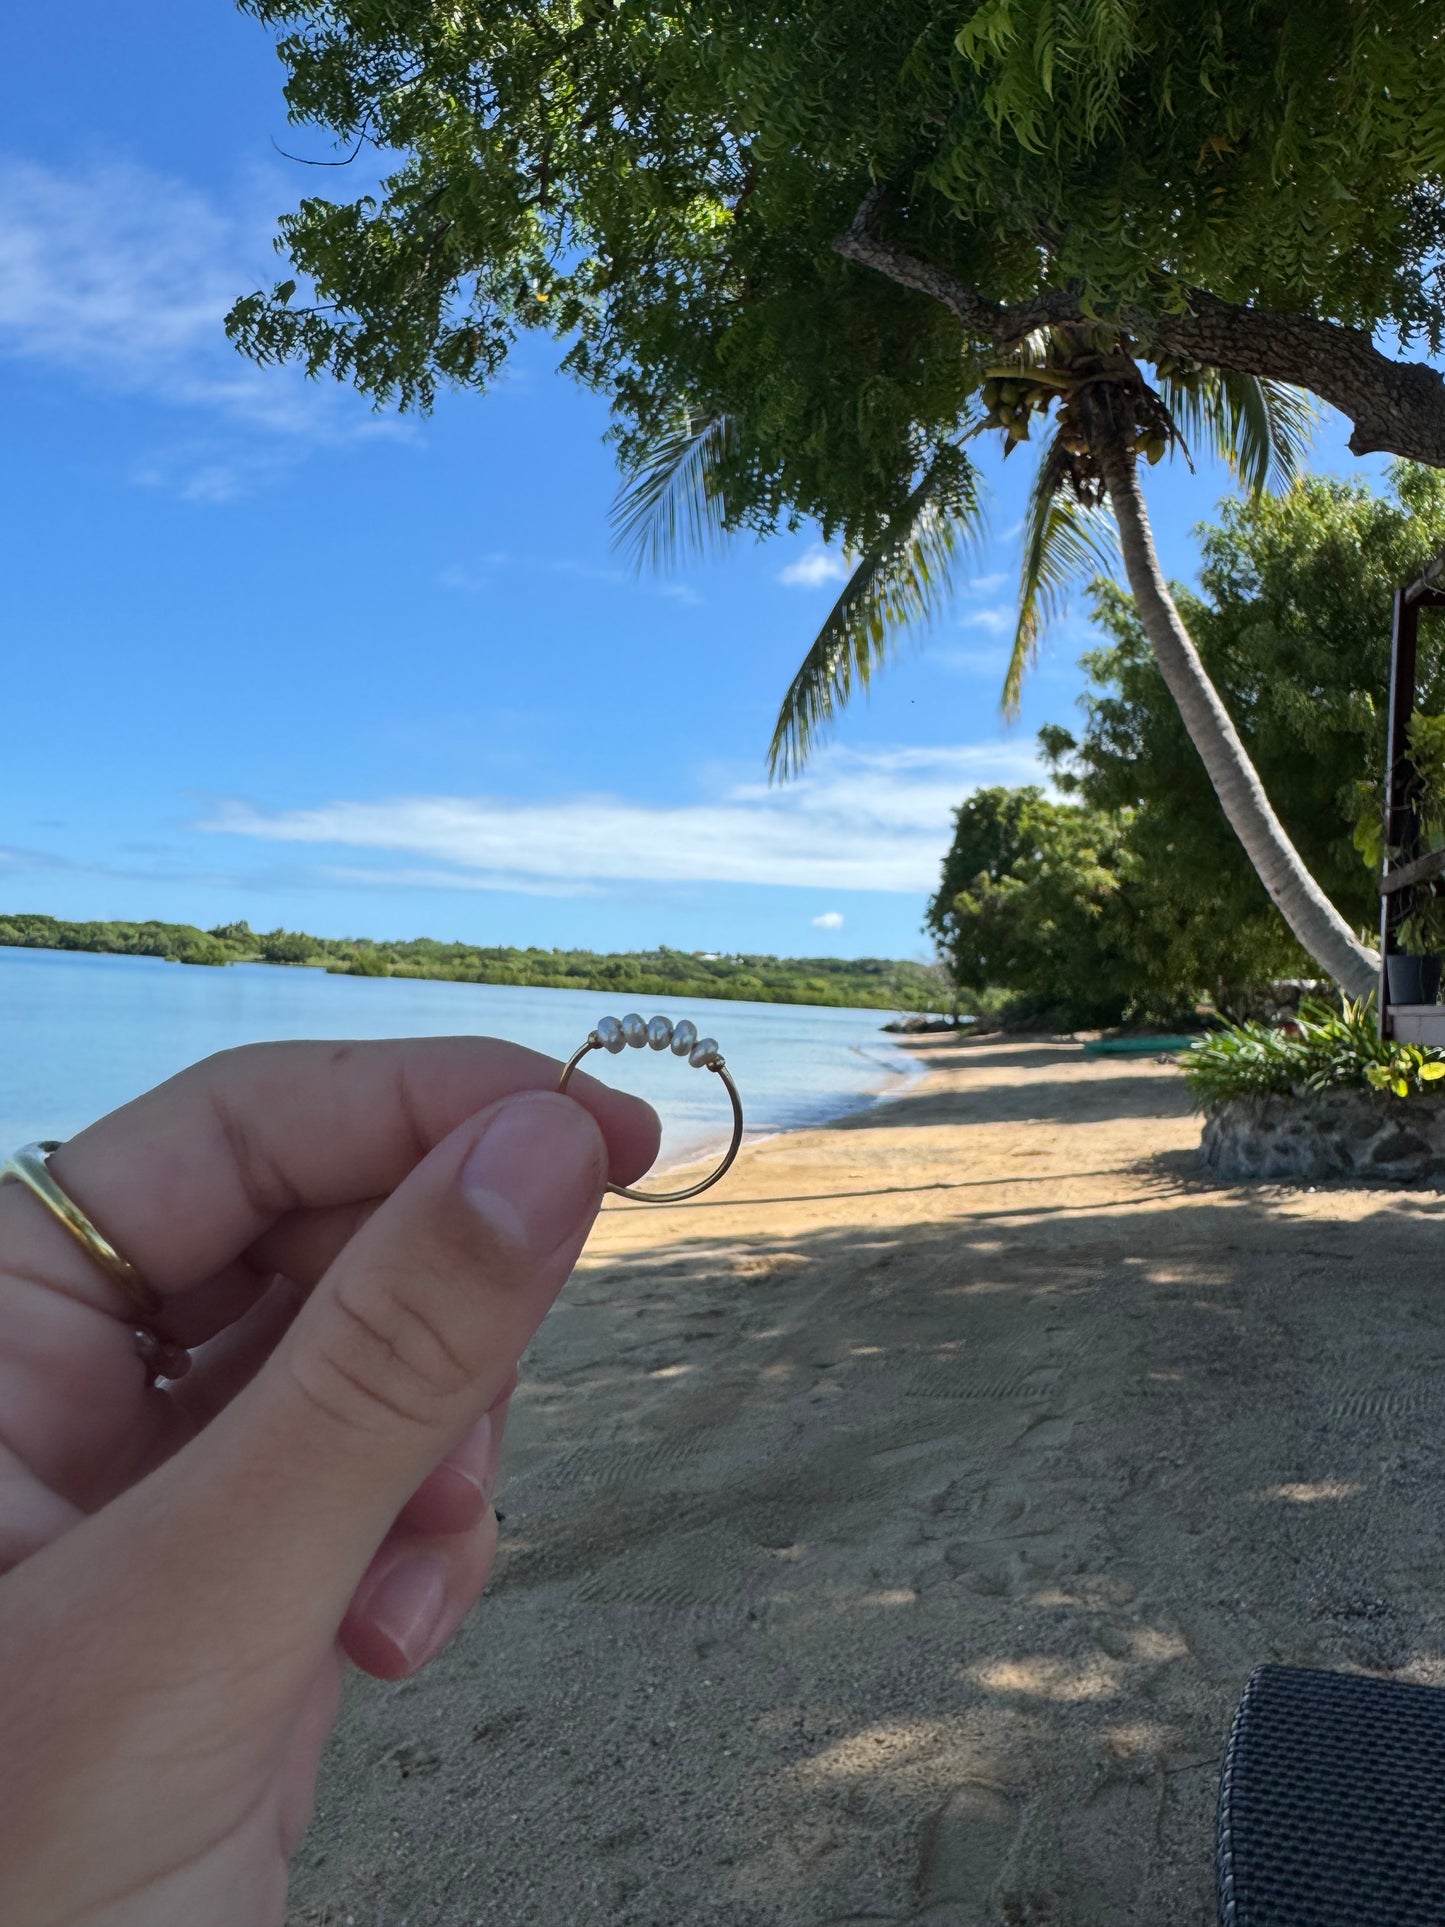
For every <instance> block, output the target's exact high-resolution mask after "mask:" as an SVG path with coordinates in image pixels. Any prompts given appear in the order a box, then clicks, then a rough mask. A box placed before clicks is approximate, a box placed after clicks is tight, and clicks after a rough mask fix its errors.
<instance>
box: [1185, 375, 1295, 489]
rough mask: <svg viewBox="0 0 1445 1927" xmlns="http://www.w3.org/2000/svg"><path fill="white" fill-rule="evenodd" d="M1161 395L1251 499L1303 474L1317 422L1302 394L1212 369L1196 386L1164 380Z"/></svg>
mask: <svg viewBox="0 0 1445 1927" xmlns="http://www.w3.org/2000/svg"><path fill="white" fill-rule="evenodd" d="M1159 392H1160V394H1161V396H1162V397H1163V399H1164V403H1165V406H1166V407H1167V408H1168V410H1169V412H1170V414H1171V415H1172V416H1173V417H1174V419H1175V421H1176V422H1177V423H1178V424H1179V426H1180V428H1181V429H1182V430H1183V431H1184V433H1185V434H1186V436H1188V435H1191V434H1192V435H1193V436H1194V438H1195V439H1196V440H1197V441H1200V442H1205V441H1208V442H1210V443H1212V444H1213V446H1214V448H1215V449H1216V450H1217V451H1218V452H1219V454H1220V455H1221V456H1222V457H1223V458H1224V460H1225V461H1226V462H1228V464H1229V466H1230V468H1231V469H1232V470H1233V471H1234V473H1235V475H1237V476H1238V478H1239V480H1240V481H1241V482H1242V483H1243V484H1244V486H1245V487H1246V488H1247V489H1248V490H1249V491H1250V492H1251V494H1254V495H1262V494H1263V493H1264V492H1265V490H1266V489H1268V488H1287V487H1288V486H1289V484H1290V483H1291V482H1292V481H1293V480H1294V478H1295V476H1296V474H1297V473H1298V472H1299V469H1300V466H1301V464H1302V462H1303V460H1304V457H1305V453H1306V451H1307V449H1308V447H1309V444H1310V439H1311V436H1312V434H1313V431H1314V425H1315V421H1316V419H1317V412H1316V409H1315V407H1314V404H1313V403H1312V402H1311V401H1310V399H1309V397H1308V396H1307V395H1306V394H1304V392H1303V391H1302V390H1301V389H1298V388H1292V387H1291V386H1290V385H1289V383H1288V382H1283V381H1263V380H1261V379H1260V378H1259V377H1258V376H1256V375H1240V374H1235V373H1233V372H1232V371H1230V370H1226V369H1208V370H1206V371H1205V372H1204V374H1203V378H1202V379H1201V380H1199V381H1197V382H1195V383H1189V382H1184V381H1180V380H1179V379H1177V378H1176V377H1175V376H1172V375H1162V376H1160V377H1159Z"/></svg>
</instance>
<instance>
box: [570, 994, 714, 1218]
mask: <svg viewBox="0 0 1445 1927" xmlns="http://www.w3.org/2000/svg"><path fill="white" fill-rule="evenodd" d="M629 1044H631V1045H632V1047H633V1049H634V1050H640V1049H641V1048H642V1047H643V1046H644V1045H650V1046H651V1047H652V1049H653V1050H670V1051H671V1052H672V1054H673V1056H674V1057H685V1058H686V1059H687V1061H688V1063H689V1064H690V1065H691V1066H692V1068H693V1069H694V1070H709V1071H712V1072H714V1073H715V1074H716V1075H717V1076H718V1077H720V1078H721V1079H722V1081H723V1084H724V1086H725V1087H726V1089H727V1094H728V1096H729V1098H731V1100H732V1107H733V1139H732V1143H731V1144H729V1146H728V1148H727V1152H726V1154H725V1155H724V1157H723V1161H722V1163H721V1164H719V1165H718V1167H717V1169H716V1170H715V1171H711V1172H709V1173H708V1175H707V1177H705V1178H704V1179H703V1180H702V1182H701V1184H690V1185H689V1186H688V1187H687V1189H686V1190H685V1191H634V1190H632V1189H631V1187H630V1186H628V1185H625V1184H609V1185H608V1187H607V1189H608V1190H609V1191H612V1192H615V1193H616V1195H617V1196H618V1197H619V1198H631V1199H632V1200H633V1201H634V1202H635V1203H637V1204H680V1203H681V1202H682V1200H683V1199H684V1198H695V1197H696V1196H697V1194H698V1192H699V1191H706V1190H708V1189H709V1188H710V1187H711V1186H712V1185H714V1184H716V1183H717V1181H718V1179H719V1178H720V1177H722V1175H723V1174H724V1172H726V1171H727V1169H728V1168H729V1166H730V1165H731V1164H732V1161H733V1159H734V1158H735V1157H736V1156H737V1154H738V1148H739V1146H740V1145H741V1144H742V1141H743V1101H742V1099H741V1097H739V1096H738V1087H737V1085H736V1084H734V1082H733V1080H732V1077H731V1074H730V1073H729V1071H728V1067H727V1064H726V1062H725V1060H724V1058H723V1055H722V1052H721V1051H720V1050H719V1049H718V1047H717V1039H716V1038H714V1037H699V1036H698V1034H697V1025H696V1024H694V1023H693V1022H692V1021H691V1020H690V1019H688V1018H686V1017H685V1018H684V1019H683V1020H682V1022H681V1023H680V1024H674V1023H673V1022H672V1021H671V1019H670V1018H667V1017H654V1018H653V1019H652V1022H651V1023H649V1022H648V1021H647V1019H646V1018H645V1017H639V1016H638V1014H637V1012H636V1011H629V1012H628V1014H627V1016H625V1017H604V1018H603V1019H602V1021H601V1023H599V1024H598V1026H597V1028H596V1030H594V1031H591V1032H589V1033H588V1037H587V1042H586V1043H585V1044H583V1045H582V1046H581V1047H580V1049H578V1050H575V1051H573V1053H572V1055H571V1056H570V1057H569V1058H568V1060H567V1067H566V1069H565V1070H564V1071H563V1072H562V1081H561V1083H560V1084H558V1086H557V1088H558V1090H559V1091H565V1090H566V1088H567V1085H568V1083H569V1082H570V1081H571V1077H572V1073H573V1071H575V1070H576V1068H577V1066H578V1065H579V1064H580V1063H581V1062H582V1059H583V1058H584V1057H585V1056H586V1055H587V1053H588V1051H593V1050H605V1051H611V1052H612V1053H613V1055H614V1056H615V1055H616V1053H617V1052H618V1051H620V1050H625V1049H626V1047H627V1046H628V1045H629Z"/></svg>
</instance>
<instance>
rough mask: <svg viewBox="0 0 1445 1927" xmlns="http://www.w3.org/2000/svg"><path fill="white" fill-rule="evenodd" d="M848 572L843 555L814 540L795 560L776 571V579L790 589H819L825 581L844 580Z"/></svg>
mask: <svg viewBox="0 0 1445 1927" xmlns="http://www.w3.org/2000/svg"><path fill="white" fill-rule="evenodd" d="M850 573H851V571H850V569H849V567H848V563H847V560H846V558H845V557H843V556H841V555H839V554H838V553H837V552H836V550H833V549H825V548H824V547H823V545H822V543H821V542H815V543H814V544H813V546H812V548H811V549H807V550H805V551H804V553H803V554H802V555H800V556H799V557H798V559H797V561H796V562H790V563H789V564H788V566H787V567H786V568H785V569H780V570H779V571H778V580H779V582H785V583H786V584H787V585H788V587H789V588H790V589H821V588H822V587H823V585H824V583H826V582H846V581H847V579H848V577H849V575H850Z"/></svg>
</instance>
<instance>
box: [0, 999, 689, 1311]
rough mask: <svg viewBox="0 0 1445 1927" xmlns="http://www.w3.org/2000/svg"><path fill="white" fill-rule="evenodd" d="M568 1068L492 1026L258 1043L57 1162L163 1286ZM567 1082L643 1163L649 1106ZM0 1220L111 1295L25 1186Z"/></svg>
mask: <svg viewBox="0 0 1445 1927" xmlns="http://www.w3.org/2000/svg"><path fill="white" fill-rule="evenodd" d="M560 1073H561V1065H560V1063H558V1062H557V1061H556V1060H555V1059H553V1058H550V1057H544V1056H543V1055H542V1054H541V1053H540V1052H539V1051H531V1050H525V1049H523V1048H522V1046H521V1045H519V1044H507V1043H503V1042H501V1041H500V1040H498V1039H496V1038H490V1037H422V1038H398V1039H390V1040H387V1041H384V1042H379V1043H372V1042H367V1043H339V1044H338V1043H287V1044H248V1045H245V1046H243V1047H242V1048H241V1049H239V1050H232V1051H223V1052H221V1053H220V1054H219V1055H218V1056H215V1057H208V1058H206V1059H205V1060H204V1061H203V1062H201V1063H199V1064H195V1065H192V1067H191V1068H190V1069H189V1070H185V1071H182V1072H181V1073H180V1075H179V1076H177V1077H173V1078H171V1079H170V1080H169V1081H168V1082H167V1083H165V1084H161V1085H158V1086H157V1087H156V1089H155V1090H153V1091H148V1092H147V1093H146V1094H145V1096H144V1097H139V1098H137V1099H135V1101H134V1102H133V1103H130V1104H127V1105H124V1106H123V1107H122V1108H121V1109H120V1110H118V1111H112V1112H111V1113H110V1115H109V1116H108V1117H104V1118H102V1119H101V1120H100V1121H99V1122H98V1123H96V1124H92V1125H90V1126H89V1127H88V1128H87V1129H86V1130H84V1131H82V1132H81V1133H80V1135H79V1136H78V1137H74V1138H72V1139H71V1140H70V1141H69V1142H68V1143H67V1144H65V1145H63V1146H62V1147H61V1149H60V1150H58V1151H56V1152H55V1153H54V1154H53V1155H52V1157H51V1161H50V1162H51V1169H52V1170H53V1172H54V1174H55V1178H56V1182H57V1183H58V1184H60V1185H61V1186H62V1187H63V1188H64V1189H65V1190H66V1191H67V1192H68V1193H69V1194H70V1196H71V1197H72V1198H74V1200H75V1202H76V1203H77V1204H78V1205H79V1206H80V1208H81V1209H82V1210H83V1211H84V1212H85V1213H86V1214H87V1216H88V1217H90V1218H91V1219H92V1220H93V1222H94V1223H95V1224H96V1226H97V1227H98V1228H99V1229H100V1230H101V1231H103V1232H104V1234H105V1235H106V1237H107V1238H109V1239H110V1241H111V1243H112V1244H114V1245H115V1246H116V1248H117V1249H118V1250H119V1251H121V1252H123V1253H124V1254H125V1256H126V1257H127V1258H129V1259H130V1261H131V1263H132V1264H133V1265H135V1266H136V1267H137V1269H138V1270H139V1271H140V1273H141V1275H142V1276H143V1277H144V1278H145V1279H146V1280H147V1282H148V1283H150V1284H151V1285H152V1286H153V1287H154V1288H155V1290H156V1291H158V1292H160V1293H161V1294H163V1295H164V1294H166V1293H170V1292H176V1291H183V1290H185V1289H186V1287H187V1286H189V1285H193V1284H195V1283H196V1282H197V1281H198V1280H199V1279H202V1278H206V1277H209V1276H210V1275H211V1274H212V1273H214V1272H217V1271H220V1270H221V1269H222V1267H223V1266H225V1265H227V1264H229V1263H230V1262H231V1261H232V1260H233V1259H234V1258H236V1257H237V1256H239V1254H240V1253H241V1252H243V1251H245V1250H246V1248H247V1247H248V1246H249V1245H250V1244H252V1243H253V1242H254V1241H255V1240H256V1239H257V1238H258V1237H259V1236H260V1235H261V1233H262V1232H263V1231H265V1230H266V1229H267V1227H268V1226H270V1225H272V1224H274V1223H275V1222H276V1221H277V1220H278V1219H280V1218H282V1217H286V1216H288V1215H291V1214H293V1213H296V1212H298V1211H305V1210H308V1209H321V1210H327V1209H334V1208H335V1207H336V1206H338V1205H346V1204H351V1203H354V1202H356V1201H358V1200H360V1199H368V1198H378V1197H385V1196H386V1195H387V1194H388V1193H389V1192H391V1191H393V1190H395V1188H396V1186H397V1185H398V1184H400V1183H401V1181H402V1179H403V1178H404V1177H405V1176H406V1175H407V1173H408V1172H409V1171H410V1170H411V1169H412V1167H413V1166H414V1165H416V1164H419V1163H420V1162H421V1160H422V1159H423V1158H424V1157H425V1156H426V1155H427V1153H428V1152H429V1151H430V1150H431V1149H432V1147H433V1146H434V1145H436V1144H439V1143H440V1142H441V1140H442V1139H443V1138H444V1137H446V1136H447V1135H448V1134H449V1133H450V1132H451V1131H453V1130H454V1129H455V1128H456V1126H457V1125H458V1124H460V1123H461V1122H462V1121H463V1119H465V1118H468V1117H470V1116H472V1115H473V1113H474V1112H476V1111H480V1110H482V1109H484V1108H485V1107H486V1106H487V1105H489V1104H494V1103H495V1102H496V1101H497V1100H498V1099H499V1098H503V1097H508V1096H511V1095H512V1093H514V1092H516V1091H530V1090H555V1089H556V1086H557V1080H558V1077H559V1075H560ZM568 1094H569V1095H570V1096H573V1097H575V1098H576V1099H577V1100H578V1102H579V1103H581V1104H583V1105H585V1106H586V1108H587V1109H588V1110H589V1111H590V1112H591V1113H592V1115H593V1117H595V1118H596V1120H597V1123H598V1125H599V1126H600V1127H601V1130H602V1134H603V1137H604V1139H605V1141H606V1144H607V1149H608V1156H609V1161H610V1167H611V1175H612V1178H613V1180H614V1181H615V1182H617V1183H619V1184H626V1183H630V1182H632V1180H633V1179H634V1178H636V1177H638V1176H640V1175H641V1173H642V1172H643V1171H645V1170H646V1169H647V1167H648V1165H649V1164H650V1163H651V1162H652V1159H653V1157H654V1156H655V1155H656V1151H657V1119H656V1116H655V1114H654V1113H653V1112H652V1110H651V1109H650V1107H649V1106H648V1105H646V1104H644V1103H642V1102H641V1101H640V1100H638V1099H637V1098H633V1097H629V1096H627V1095H625V1094H624V1093H623V1092H621V1091H614V1090H610V1089H609V1088H608V1087H607V1086H606V1085H605V1084H600V1083H598V1082H597V1081H596V1079H594V1078H588V1077H574V1078H573V1080H572V1082H571V1084H570V1085H569V1086H568ZM0 1224H3V1227H4V1245H3V1258H0V1263H3V1265H4V1266H5V1268H8V1269H18V1270H20V1271H22V1272H24V1271H27V1270H28V1271H31V1272H32V1273H33V1272H34V1271H35V1270H36V1269H37V1268H43V1270H44V1271H45V1272H46V1273H47V1274H49V1275H50V1276H56V1275H57V1274H58V1273H59V1272H60V1271H61V1268H62V1266H63V1267H64V1276H65V1278H66V1280H67V1283H69V1282H70V1281H72V1280H73V1281H74V1284H75V1286H77V1287H80V1288H81V1289H84V1291H85V1295H86V1296H87V1297H92V1298H95V1299H96V1300H97V1301H99V1302H104V1303H107V1304H109V1303H110V1301H111V1298H112V1297H113V1296H114V1293H115V1287H114V1286H113V1285H110V1284H109V1283H108V1281H106V1280H105V1279H104V1278H102V1277H101V1275H100V1274H99V1273H98V1272H97V1271H96V1270H95V1269H94V1267H93V1266H92V1265H91V1264H90V1261H89V1260H88V1259H87V1258H86V1257H85V1255H84V1253H83V1252H82V1251H81V1249H80V1247H79V1246H78V1245H77V1244H76V1243H75V1242H74V1240H73V1239H72V1238H71V1237H70V1236H69V1234H68V1233H67V1232H66V1231H65V1230H64V1229H63V1227H62V1226H61V1225H60V1224H59V1223H58V1222H56V1220H54V1219H53V1218H52V1217H51V1216H50V1214H49V1213H48V1212H47V1211H45V1210H43V1209H41V1208H39V1207H38V1206H36V1205H35V1203H34V1200H32V1199H28V1198H27V1197H26V1195H25V1194H24V1193H23V1192H21V1190H20V1187H18V1186H15V1185H7V1186H4V1187H0ZM27 1260H28V1262H27ZM82 1280H83V1281H84V1282H83V1284H82Z"/></svg>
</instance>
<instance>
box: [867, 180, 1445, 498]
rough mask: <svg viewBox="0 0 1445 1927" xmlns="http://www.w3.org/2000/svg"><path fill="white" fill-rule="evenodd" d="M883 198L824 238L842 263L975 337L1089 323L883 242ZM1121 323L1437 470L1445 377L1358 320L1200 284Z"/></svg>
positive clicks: (1369, 446)
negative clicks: (1320, 406) (1378, 339)
mask: <svg viewBox="0 0 1445 1927" xmlns="http://www.w3.org/2000/svg"><path fill="white" fill-rule="evenodd" d="M883 196H884V190H883V188H881V187H873V188H871V189H870V190H869V192H868V194H867V195H866V197H865V198H864V200H863V202H862V204H861V205H860V207H859V209H858V212H857V213H856V214H855V215H854V217H853V219H852V221H851V222H850V223H849V225H848V227H847V228H846V229H845V230H844V232H843V233H842V234H840V235H839V236H838V238H837V239H836V240H835V241H834V243H833V247H834V250H835V251H836V252H837V253H838V254H841V255H842V256H843V257H844V259H845V260H849V261H856V262H858V263H859V265H860V266H862V267H866V268H872V269H873V270H874V271H875V272H876V273H878V274H882V275H886V276H887V278H888V279H889V280H890V281H895V282H897V283H898V285H899V286H900V287H905V288H913V289H916V290H917V292H918V293H919V294H926V295H928V296H929V297H930V298H931V299H932V300H934V301H938V302H941V303H942V304H943V306H944V307H945V308H947V309H949V310H950V312H951V313H953V314H954V315H956V316H957V317H958V319H959V321H960V322H961V323H962V324H963V327H964V328H965V330H966V331H967V332H968V333H969V334H970V335H971V336H972V337H973V338H974V339H975V340H977V341H980V342H986V343H989V344H990V345H992V346H993V347H995V348H998V349H1001V350H1004V351H1007V350H1009V349H1011V348H1013V347H1016V346H1017V344H1018V343H1019V342H1020V341H1021V340H1022V339H1023V337H1024V336H1025V335H1027V334H1030V333H1032V331H1033V330H1034V329H1035V328H1047V327H1059V326H1064V325H1068V324H1069V323H1082V322H1087V321H1090V320H1092V319H1095V318H1096V317H1093V316H1090V315H1088V314H1086V313H1085V311H1084V307H1083V303H1082V300H1081V298H1080V295H1079V292H1078V290H1077V289H1074V288H1049V287H1043V288H1040V290H1039V291H1038V293H1037V294H1036V295H1034V296H1033V297H1032V298H1031V299H1029V300H1028V301H1022V302H1016V303H1013V304H1010V305H1007V306H1005V305H1004V304H1003V303H1000V302H997V301H989V300H987V299H986V298H985V297H984V296H983V295H981V294H979V293H977V291H976V290H974V289H973V288H969V287H965V286H964V284H963V283H962V282H961V281H959V280H957V279H956V278H955V277H954V276H953V275H951V274H950V273H949V272H948V270H947V269H946V268H940V267H938V266H936V265H935V264H934V263H933V262H931V261H925V260H922V259H921V258H920V257H919V256H917V255H915V254H910V253H909V252H908V250H907V249H906V248H902V247H899V246H898V245H897V243H896V242H893V241H888V240H885V239H884V238H883V237H882V236H881V235H880V234H878V232H877V231H876V229H875V227H874V225H873V222H874V217H875V216H876V214H877V212H878V210H879V208H880V206H881V204H882V201H883ZM1119 323H1120V326H1121V327H1122V328H1123V329H1125V331H1126V332H1128V333H1129V334H1131V335H1133V336H1134V337H1135V339H1136V340H1137V341H1138V342H1139V343H1140V346H1141V348H1142V350H1143V352H1144V353H1145V355H1146V356H1147V354H1148V350H1149V348H1150V347H1151V346H1152V347H1158V348H1161V349H1163V350H1165V351H1166V352H1168V353H1170V354H1178V355H1187V356H1188V357H1189V358H1190V359H1191V360H1194V361H1201V362H1204V363H1207V364H1208V365H1209V366H1211V367H1215V368H1223V369H1229V370H1232V371H1233V372H1235V373H1236V374H1241V375H1258V376H1260V377H1262V378H1264V379H1267V380H1271V381H1286V382H1291V383H1293V385H1294V386H1295V387H1297V388H1304V389H1307V390H1308V391H1309V392H1310V393H1311V394H1312V395H1317V396H1318V397H1319V398H1320V400H1321V401H1326V402H1329V403H1330V404H1331V406H1333V407H1335V408H1338V409H1339V411H1340V413H1341V414H1342V415H1344V416H1346V417H1347V418H1348V419H1349V420H1350V421H1351V422H1352V423H1353V424H1354V432H1353V433H1352V434H1351V436H1350V449H1351V451H1352V452H1353V453H1354V454H1356V455H1373V454H1390V455H1403V456H1405V457H1407V458H1408V459H1409V460H1411V461H1416V462H1425V463H1427V464H1428V465H1429V466H1430V467H1432V468H1445V378H1442V377H1441V375H1440V374H1439V373H1438V371H1437V370H1435V369H1434V368H1431V367H1430V366H1428V364H1427V363H1425V362H1422V361H1393V360H1391V358H1390V356H1388V355H1384V354H1381V353H1380V351H1379V349H1378V348H1377V347H1376V346H1375V344H1374V342H1373V341H1372V340H1371V338H1370V336H1369V335H1368V334H1366V333H1365V331H1364V330H1363V329H1360V328H1345V327H1342V326H1340V324H1339V323H1338V322H1334V321H1318V320H1315V319H1314V318H1313V317H1311V316H1309V315H1297V314H1276V313H1273V312H1271V311H1270V310H1268V309H1264V308H1250V307H1244V306H1241V305H1239V304H1237V303H1234V302H1229V301H1221V300H1220V299H1219V298H1218V297H1217V296H1215V295H1212V294H1208V293H1206V292H1205V291H1204V290H1203V289H1196V290H1194V291H1193V292H1192V293H1191V294H1190V296H1189V306H1188V310H1187V311H1186V312H1184V313H1181V314H1162V315H1149V314H1146V313H1145V312H1144V311H1143V310H1142V309H1139V308H1133V307H1131V308H1126V309H1125V310H1124V311H1123V312H1122V313H1121V315H1120V316H1119Z"/></svg>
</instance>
